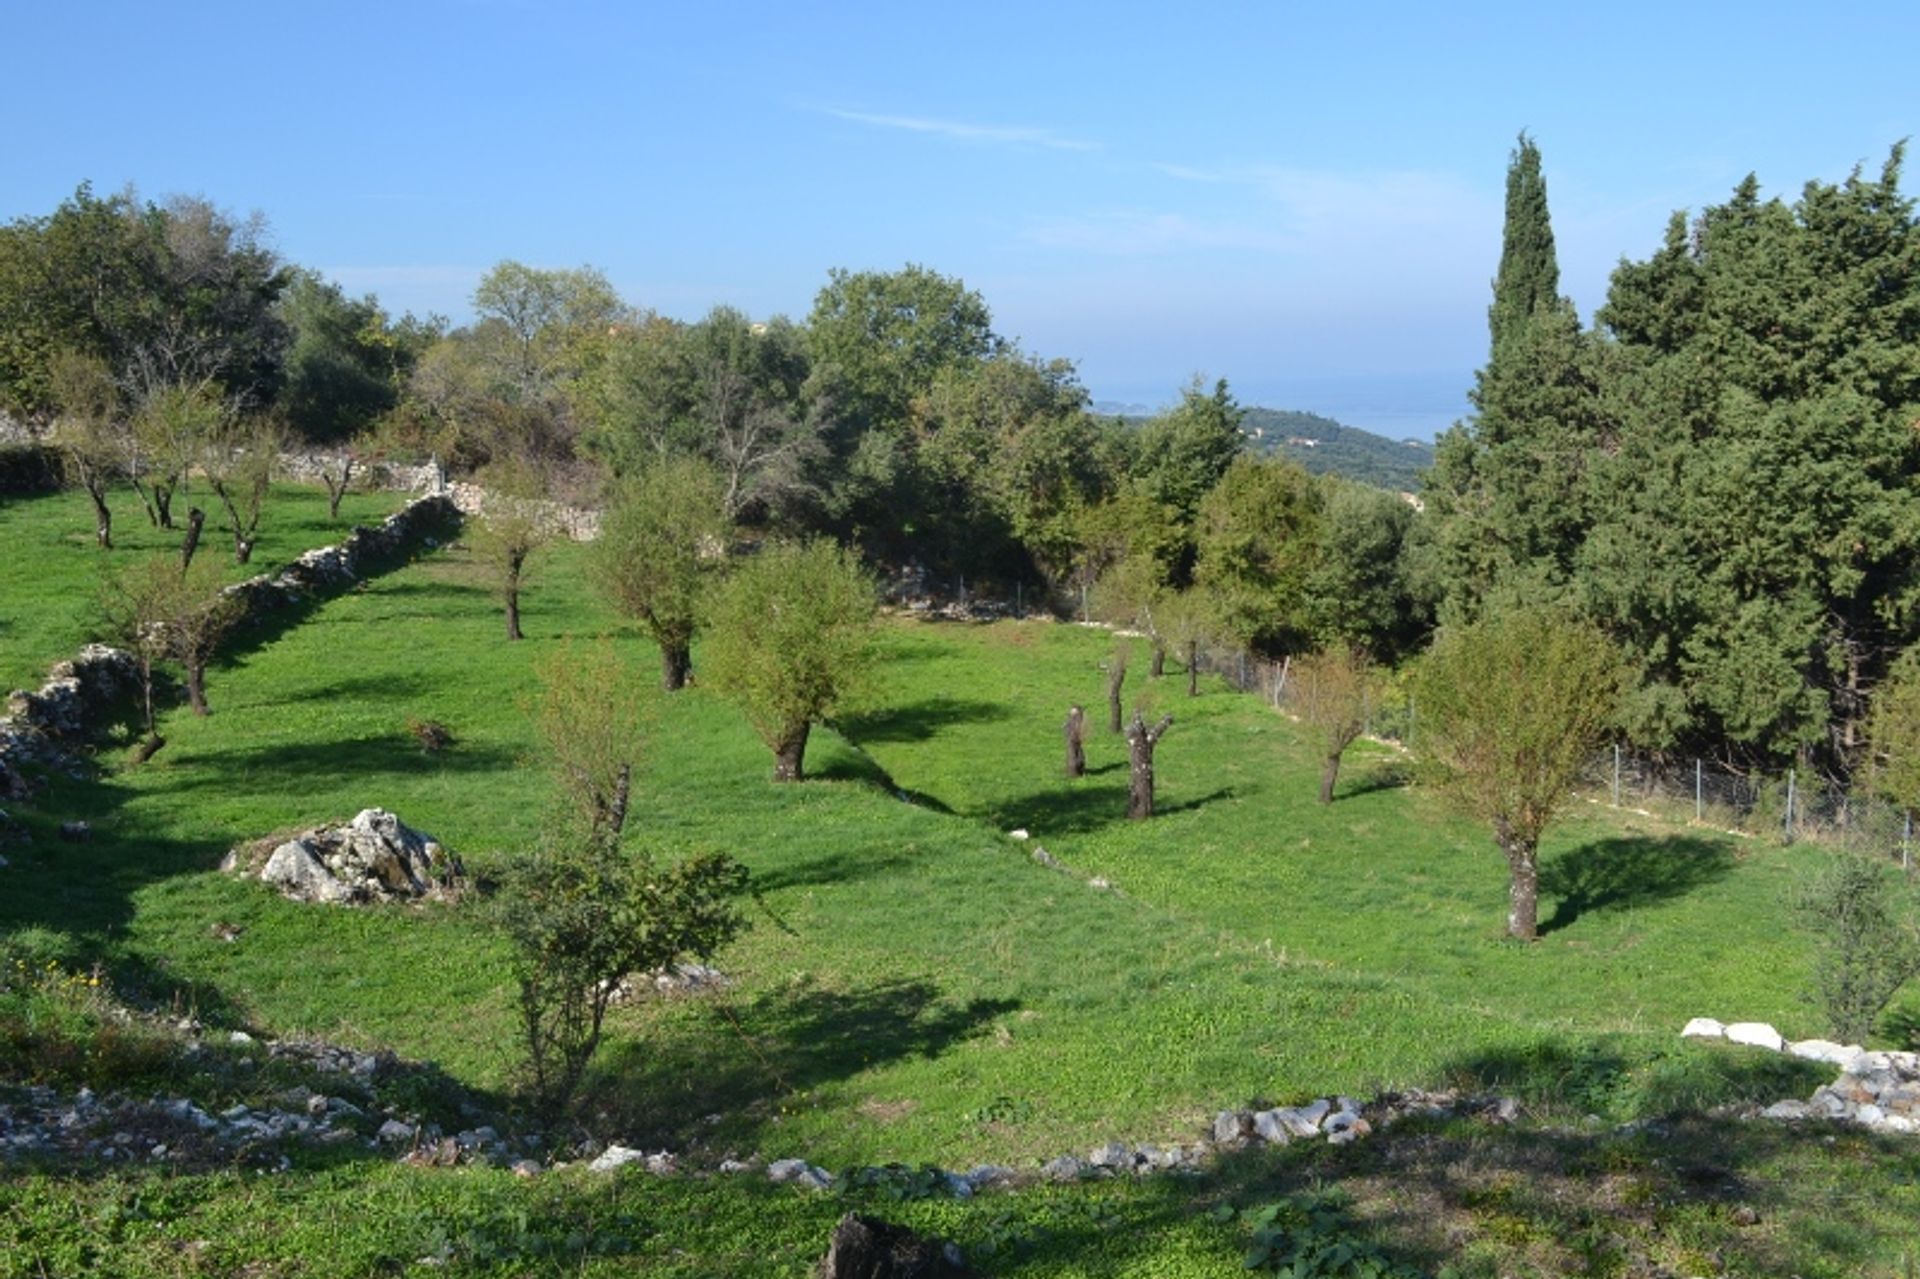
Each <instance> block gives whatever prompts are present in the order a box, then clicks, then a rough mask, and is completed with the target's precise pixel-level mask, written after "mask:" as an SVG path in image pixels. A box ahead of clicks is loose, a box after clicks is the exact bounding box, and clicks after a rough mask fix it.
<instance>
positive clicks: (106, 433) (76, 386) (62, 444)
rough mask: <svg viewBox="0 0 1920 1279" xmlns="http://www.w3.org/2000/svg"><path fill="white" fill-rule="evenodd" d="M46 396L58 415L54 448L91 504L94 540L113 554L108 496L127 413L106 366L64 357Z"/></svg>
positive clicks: (122, 463) (120, 468) (118, 468)
mask: <svg viewBox="0 0 1920 1279" xmlns="http://www.w3.org/2000/svg"><path fill="white" fill-rule="evenodd" d="M47 378H48V384H49V388H48V389H49V395H50V397H51V398H52V400H53V403H54V405H55V407H56V408H57V409H58V410H59V420H58V422H57V424H56V425H55V427H54V432H53V442H54V444H55V445H57V446H58V447H59V449H60V458H61V461H62V462H63V463H64V464H65V468H66V472H67V478H68V479H69V480H71V481H72V482H73V483H76V484H78V485H79V486H80V487H81V488H82V489H84V490H85V491H86V494H87V497H88V498H89V499H90V500H91V501H92V502H93V540H94V543H95V545H97V546H99V548H100V549H101V550H103V551H110V550H112V549H113V511H112V510H111V509H110V508H109V507H108V506H107V493H108V491H109V490H111V489H112V487H113V483H114V481H115V480H116V479H117V478H119V477H120V476H121V475H122V474H124V473H125V468H126V441H125V438H124V429H125V422H124V415H125V410H124V407H123V405H122V403H121V398H120V388H119V386H117V385H116V384H115V383H114V380H113V373H112V371H111V370H109V369H108V368H107V363H106V361H105V360H102V359H100V358H99V357H97V356H91V355H82V354H80V353H78V352H75V351H63V352H61V353H60V354H59V355H56V356H55V357H54V359H53V362H52V364H51V366H50V367H49V369H48V374H47Z"/></svg>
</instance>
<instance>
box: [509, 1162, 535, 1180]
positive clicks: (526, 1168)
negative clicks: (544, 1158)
mask: <svg viewBox="0 0 1920 1279" xmlns="http://www.w3.org/2000/svg"><path fill="white" fill-rule="evenodd" d="M508 1171H510V1172H512V1173H513V1175H514V1176H516V1177H522V1178H525V1177H538V1176H539V1175H540V1165H539V1164H537V1163H535V1162H534V1161H533V1160H531V1159H516V1160H514V1161H513V1163H512V1165H511V1166H510V1167H509V1169H508Z"/></svg>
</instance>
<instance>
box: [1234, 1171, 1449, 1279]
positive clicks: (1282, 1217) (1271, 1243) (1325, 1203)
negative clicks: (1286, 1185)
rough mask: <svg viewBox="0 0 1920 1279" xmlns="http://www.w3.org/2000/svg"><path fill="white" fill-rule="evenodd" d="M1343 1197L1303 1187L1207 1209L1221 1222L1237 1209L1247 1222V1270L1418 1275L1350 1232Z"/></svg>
mask: <svg viewBox="0 0 1920 1279" xmlns="http://www.w3.org/2000/svg"><path fill="white" fill-rule="evenodd" d="M1348 1202H1349V1201H1348V1199H1347V1197H1346V1196H1345V1195H1344V1194H1343V1193H1342V1192H1340V1191H1338V1190H1327V1191H1304V1192H1302V1193H1300V1194H1297V1195H1293V1196H1290V1197H1288V1198H1286V1199H1282V1200H1280V1201H1278V1202H1276V1203H1269V1204H1262V1205H1259V1206H1258V1207H1253V1208H1246V1209H1242V1210H1241V1211H1240V1212H1239V1213H1237V1214H1236V1213H1235V1211H1234V1209H1233V1207H1232V1205H1230V1204H1222V1205H1221V1206H1220V1207H1219V1208H1217V1209H1215V1210H1214V1214H1213V1215H1214V1220H1215V1221H1218V1222H1221V1223H1223V1224H1224V1223H1226V1222H1229V1221H1232V1220H1233V1219H1234V1217H1235V1216H1236V1215H1237V1216H1238V1217H1239V1219H1240V1221H1241V1224H1243V1225H1246V1226H1250V1227H1252V1229H1253V1235H1252V1238H1251V1239H1250V1240H1249V1241H1248V1244H1247V1253H1246V1257H1245V1258H1244V1260H1243V1261H1242V1264H1243V1265H1244V1266H1245V1267H1246V1268H1247V1269H1248V1270H1258V1271H1264V1272H1271V1273H1274V1274H1281V1275H1288V1276H1292V1277H1293V1279H1308V1277H1309V1276H1314V1277H1316V1279H1317V1277H1318V1276H1326V1277H1327V1279H1335V1277H1336V1276H1339V1277H1345V1276H1353V1277H1354V1279H1421V1274H1420V1271H1418V1270H1416V1269H1414V1268H1413V1267H1411V1266H1407V1265H1402V1264H1399V1263H1396V1262H1394V1261H1393V1260H1392V1259H1391V1258H1389V1257H1387V1256H1386V1254H1384V1253H1382V1252H1381V1251H1380V1250H1379V1249H1378V1248H1376V1247H1374V1245H1373V1244H1371V1243H1369V1242H1368V1241H1367V1240H1365V1239H1362V1238H1359V1237H1358V1236H1356V1235H1355V1234H1354V1232H1353V1227H1352V1226H1351V1225H1350V1224H1349V1223H1348V1221H1347V1220H1346V1208H1347V1206H1348Z"/></svg>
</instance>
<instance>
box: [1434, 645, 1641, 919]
mask: <svg viewBox="0 0 1920 1279" xmlns="http://www.w3.org/2000/svg"><path fill="white" fill-rule="evenodd" d="M1624 676H1625V672H1624V666H1623V663H1622V660H1621V657H1620V654H1619V651H1618V650H1617V649H1616V648H1615V647H1614V645H1613V643H1612V642H1611V641H1610V640H1609V639H1608V638H1607V637H1606V636H1605V635H1603V634H1602V633H1601V632H1600V631H1599V630H1598V629H1597V628H1596V627H1594V626H1593V625H1592V624H1591V623H1588V622H1586V621H1583V620H1581V619H1579V618H1576V617H1574V616H1572V615H1570V614H1567V613H1564V612H1560V611H1558V610H1554V609H1546V608H1515V609H1511V610H1507V611H1500V612H1493V613H1489V614H1488V615H1486V616H1485V617H1483V618H1482V619H1481V620H1479V621H1478V622H1475V623H1473V624H1472V625H1468V626H1462V627H1448V628H1446V629H1443V630H1442V631H1441V632H1440V635H1439V637H1438V638H1437V639H1436V640H1435V641H1434V645H1433V647H1432V649H1430V650H1429V651H1428V652H1427V654H1426V655H1425V657H1424V658H1423V659H1422V660H1421V662H1420V666H1419V669H1418V671H1417V673H1416V684H1415V688H1416V695H1417V697H1418V699H1419V705H1420V729H1421V738H1420V744H1421V752H1422V760H1421V763H1422V764H1423V765H1424V767H1425V769H1426V771H1427V773H1428V775H1429V777H1430V778H1431V779H1432V780H1433V781H1434V782H1435V783H1437V784H1438V786H1439V788H1440V789H1441V790H1442V791H1443V792H1444V793H1445V794H1447V795H1448V796H1450V797H1451V798H1452V799H1453V800H1454V801H1455V802H1456V803H1458V804H1459V805H1460V806H1461V807H1462V808H1464V809H1465V810H1466V811H1467V812H1469V813H1471V814H1473V815H1474V816H1475V817H1478V818H1479V819H1481V820H1483V821H1485V822H1488V823H1489V824H1490V825H1491V826H1492V827H1493V836H1494V841H1495V843H1497V844H1498V845H1499V846H1500V851H1501V852H1502V853H1503V854H1504V855H1505V856H1506V859H1507V867H1508V870H1509V872H1510V875H1511V880H1510V888H1509V898H1510V903H1509V907H1508V911H1507V934H1508V935H1509V936H1511V937H1515V938H1518V939H1521V940H1523V941H1531V940H1533V939H1534V938H1535V937H1536V936H1537V935H1538V933H1539V923H1538V917H1539V896H1540V866H1539V847H1540V836H1541V833H1542V832H1543V831H1545V830H1546V828H1547V825H1548V823H1550V822H1551V821H1552V820H1553V818H1554V815H1555V814H1556V813H1557V812H1558V811H1559V809H1560V807H1561V806H1562V805H1563V804H1564V803H1565V802H1566V800H1567V797H1568V795H1569V794H1570V793H1571V792H1572V790H1573V786H1574V783H1575V782H1576V781H1577V780H1578V778H1579V776H1580V770H1581V768H1582V767H1583V766H1584V765H1585V763H1586V762H1587V760H1588V759H1589V758H1590V757H1591V755H1592V753H1593V751H1594V750H1595V749H1596V748H1597V747H1598V746H1599V745H1600V743H1601V741H1602V740H1603V739H1604V737H1605V735H1606V732H1607V730H1608V728H1609V726H1610V725H1611V724H1612V722H1613V720H1614V717H1615V715H1616V713H1617V710H1618V706H1619V701H1620V690H1621V687H1622V682H1623V679H1624Z"/></svg>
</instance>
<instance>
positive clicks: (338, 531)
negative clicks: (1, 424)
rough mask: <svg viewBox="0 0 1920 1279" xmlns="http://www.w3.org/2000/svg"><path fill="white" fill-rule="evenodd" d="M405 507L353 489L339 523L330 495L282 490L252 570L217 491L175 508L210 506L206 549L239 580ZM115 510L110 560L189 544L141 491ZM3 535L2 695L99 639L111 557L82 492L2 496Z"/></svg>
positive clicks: (394, 496)
mask: <svg viewBox="0 0 1920 1279" xmlns="http://www.w3.org/2000/svg"><path fill="white" fill-rule="evenodd" d="M405 501H406V495H405V494H403V493H349V494H347V496H346V497H345V498H344V499H343V500H342V501H341V503H340V522H339V523H337V524H335V523H332V522H330V521H329V520H328V519H327V495H326V493H325V492H324V491H323V490H321V489H316V488H306V487H301V486H297V485H280V486H278V487H276V488H275V489H274V491H273V493H272V495H271V496H270V497H269V499H268V505H267V509H266V515H265V517H264V518H263V519H262V520H261V522H260V538H259V541H258V543H257V544H256V545H255V546H254V548H253V560H252V563H250V564H248V565H247V566H245V567H244V568H243V567H241V566H239V565H236V564H235V563H234V562H233V539H232V534H230V533H229V532H228V531H227V529H226V528H225V526H224V521H225V519H226V512H225V511H223V510H222V509H221V508H220V505H219V502H218V500H217V499H215V498H214V496H213V495H212V494H211V493H207V492H203V491H199V490H194V491H190V492H187V493H182V494H180V495H179V496H178V497H177V498H176V499H175V502H174V510H175V512H176V513H177V514H178V515H179V517H180V518H181V519H182V520H183V521H184V519H185V516H186V512H187V509H188V507H189V506H201V507H204V508H205V509H206V512H207V526H206V533H205V535H204V537H203V539H202V548H203V549H202V553H203V554H204V555H205V556H206V557H207V558H208V559H213V560H219V561H220V562H222V563H224V564H225V565H226V566H227V570H228V573H229V575H230V576H231V577H232V579H233V580H234V581H236V582H237V581H239V580H241V579H242V578H247V577H251V576H253V575H254V574H255V573H272V572H275V571H277V570H278V569H280V568H282V567H284V566H285V565H286V564H288V563H290V562H291V561H292V560H293V559H294V558H295V557H296V556H298V555H299V554H300V553H301V552H302V551H308V550H312V549H313V548H314V547H316V546H325V545H327V544H328V543H330V542H337V541H339V540H340V539H341V538H343V537H345V536H346V535H347V532H348V531H349V530H350V529H351V528H352V527H353V525H354V524H355V523H377V522H378V521H379V520H380V519H382V518H383V517H385V516H386V515H388V514H390V513H391V512H393V511H397V510H399V509H400V507H401V505H402V504H403V503H404V502H405ZM107 504H108V506H109V508H110V509H111V510H112V511H113V542H114V548H115V549H114V550H113V551H111V552H107V553H106V554H110V555H118V556H128V557H133V556H139V555H146V554H152V553H154V552H157V551H162V550H165V551H169V552H171V551H173V550H175V549H176V548H177V547H178V546H179V545H180V534H179V533H178V532H174V531H169V530H165V529H158V528H155V527H154V526H153V525H152V524H150V523H149V522H148V520H147V514H146V511H145V510H144V509H143V508H142V507H141V505H140V499H139V498H138V497H137V496H135V495H134V494H133V493H132V492H131V491H128V490H125V489H119V490H115V492H114V493H113V494H112V495H111V496H110V498H109V499H108V503H107ZM0 537H3V538H4V541H3V542H0V692H4V691H5V690H7V689H12V688H38V687H39V686H40V680H41V678H42V677H43V676H44V675H45V674H46V670H47V667H48V666H49V665H50V664H51V663H53V662H56V661H58V660H60V659H61V658H63V657H71V656H72V655H73V653H74V650H76V649H78V648H79V647H80V645H81V644H82V643H84V642H85V641H86V640H88V639H90V638H93V635H92V630H93V628H94V627H95V626H96V625H97V622H96V620H95V619H96V618H97V617H98V615H99V611H100V609H99V595H100V563H101V557H102V553H101V552H100V551H98V550H97V549H96V548H95V546H94V543H93V505H92V503H90V502H89V501H87V499H86V497H85V496H83V495H81V494H77V493H63V494H58V495H54V496H40V497H11V496H7V495H4V494H0Z"/></svg>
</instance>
